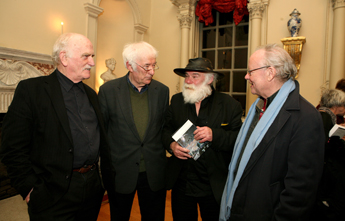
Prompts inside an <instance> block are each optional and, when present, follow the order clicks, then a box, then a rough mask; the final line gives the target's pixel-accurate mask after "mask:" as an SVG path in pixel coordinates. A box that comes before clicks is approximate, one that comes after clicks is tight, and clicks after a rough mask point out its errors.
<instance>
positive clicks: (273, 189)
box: [219, 45, 325, 221]
mask: <svg viewBox="0 0 345 221" xmlns="http://www.w3.org/2000/svg"><path fill="white" fill-rule="evenodd" d="M248 68H249V70H248V72H247V75H246V76H245V79H246V80H247V81H248V83H249V84H250V89H251V92H252V94H255V95H258V96H259V97H258V98H257V100H256V101H255V102H254V104H253V105H252V106H251V108H250V110H249V112H248V115H247V117H246V120H245V122H244V123H243V125H242V127H241V130H240V132H239V134H238V137H237V140H236V143H235V147H234V152H233V157H232V159H231V163H230V165H229V173H228V179H227V183H226V185H225V188H224V192H223V196H222V204H221V210H220V218H219V220H221V221H226V220H236V221H254V220H255V221H266V220H267V221H268V220H308V219H309V216H310V212H311V209H312V207H313V204H314V201H315V197H316V191H317V187H318V183H319V181H320V178H321V175H322V168H323V154H324V139H325V138H324V134H323V125H322V120H321V117H320V114H319V113H318V111H317V110H316V109H315V108H314V107H313V106H312V105H311V104H310V103H309V102H308V101H306V100H305V99H304V98H303V97H302V96H301V95H300V93H299V83H298V82H297V81H296V80H294V79H295V76H296V72H297V70H296V67H295V65H294V62H293V60H292V58H291V57H290V56H289V54H288V53H287V52H286V51H285V50H284V49H283V48H281V47H279V46H277V45H266V46H263V47H259V48H258V49H257V50H256V51H255V52H254V53H253V54H252V55H251V57H250V59H249V63H248Z"/></svg>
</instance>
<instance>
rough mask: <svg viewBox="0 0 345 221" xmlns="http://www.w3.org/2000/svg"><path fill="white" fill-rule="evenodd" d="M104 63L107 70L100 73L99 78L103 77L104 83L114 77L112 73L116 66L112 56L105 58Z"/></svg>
mask: <svg viewBox="0 0 345 221" xmlns="http://www.w3.org/2000/svg"><path fill="white" fill-rule="evenodd" d="M105 65H106V66H107V68H108V70H107V71H106V72H104V73H103V74H101V78H102V79H103V81H104V83H105V82H107V81H110V80H113V79H115V78H116V75H115V74H114V73H113V72H114V70H115V66H116V61H115V59H114V58H109V59H107V60H105Z"/></svg>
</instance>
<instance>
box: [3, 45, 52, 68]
mask: <svg viewBox="0 0 345 221" xmlns="http://www.w3.org/2000/svg"><path fill="white" fill-rule="evenodd" d="M0 58H7V59H11V60H22V61H31V62H37V63H43V64H53V61H52V57H51V56H50V55H47V54H40V53H36V52H30V51H23V50H18V49H13V48H5V47H0Z"/></svg>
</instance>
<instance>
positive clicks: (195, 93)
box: [182, 78, 212, 104]
mask: <svg viewBox="0 0 345 221" xmlns="http://www.w3.org/2000/svg"><path fill="white" fill-rule="evenodd" d="M207 82H208V78H205V81H204V82H203V83H202V84H201V85H199V86H195V85H194V84H187V83H186V82H185V83H184V84H183V90H182V95H183V98H184V103H185V104H187V103H190V104H195V103H197V102H199V101H202V100H203V99H204V98H205V97H207V96H209V95H210V94H211V93H212V88H211V86H210V85H209V84H207Z"/></svg>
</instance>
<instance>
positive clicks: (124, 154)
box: [98, 42, 169, 221]
mask: <svg viewBox="0 0 345 221" xmlns="http://www.w3.org/2000/svg"><path fill="white" fill-rule="evenodd" d="M122 55H123V60H124V64H125V66H126V68H127V69H128V73H127V75H125V76H124V77H121V78H118V79H115V80H111V81H109V82H106V83H105V84H103V85H102V86H101V87H100V90H99V94H98V95H99V101H100V105H101V110H102V113H103V117H104V122H105V126H106V132H107V137H108V140H109V146H110V149H111V154H110V157H111V161H112V167H113V170H111V171H104V170H103V171H102V175H103V176H105V177H109V179H107V180H109V182H105V183H104V184H105V186H106V189H107V191H108V196H109V203H110V214H111V220H116V221H117V220H129V219H130V214H131V208H132V204H133V199H134V195H135V193H136V192H137V193H138V199H139V205H140V212H141V217H142V220H153V221H154V220H164V215H165V196H166V191H165V185H164V177H165V166H166V161H167V159H166V154H165V149H164V147H163V144H162V138H161V136H162V127H163V123H164V118H163V116H164V112H165V110H166V109H167V108H168V105H169V89H168V87H167V86H165V85H163V84H162V83H160V82H158V81H155V80H153V79H152V78H153V75H154V74H155V71H156V70H157V69H158V65H157V61H156V58H157V51H156V49H155V48H154V47H153V46H152V45H150V44H148V43H146V42H138V43H132V44H128V45H126V46H125V47H124V50H123V53H122Z"/></svg>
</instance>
